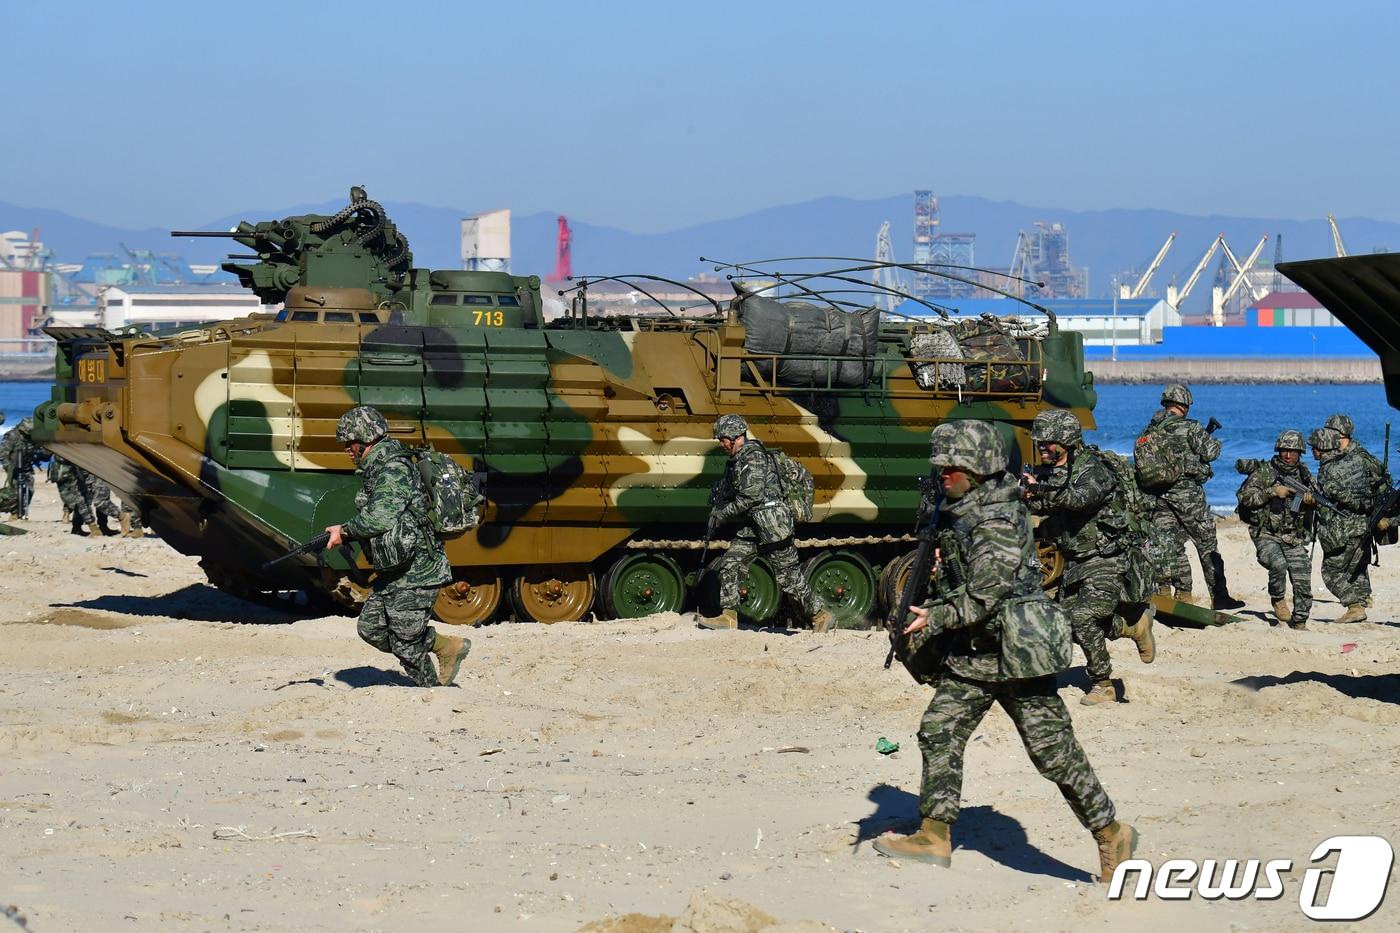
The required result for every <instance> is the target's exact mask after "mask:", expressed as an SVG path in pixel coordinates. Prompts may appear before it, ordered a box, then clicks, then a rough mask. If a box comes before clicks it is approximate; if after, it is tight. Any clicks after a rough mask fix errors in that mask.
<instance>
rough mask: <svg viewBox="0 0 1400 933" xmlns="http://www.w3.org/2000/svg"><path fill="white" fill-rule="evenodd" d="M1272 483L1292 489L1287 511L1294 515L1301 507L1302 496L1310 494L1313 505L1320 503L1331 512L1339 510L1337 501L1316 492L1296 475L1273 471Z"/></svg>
mask: <svg viewBox="0 0 1400 933" xmlns="http://www.w3.org/2000/svg"><path fill="white" fill-rule="evenodd" d="M1274 484H1275V485H1278V486H1287V487H1288V488H1289V489H1291V490H1293V493H1294V494H1293V495H1292V496H1291V497H1290V499H1291V500H1292V501H1290V502H1289V504H1288V511H1290V512H1292V513H1294V514H1295V515H1296V514H1297V513H1298V511H1299V509H1301V508H1302V507H1303V496H1305V495H1311V496H1312V498H1313V503H1314V504H1315V505H1320V506H1322V507H1323V508H1324V509H1331V510H1332V511H1333V512H1340V511H1341V508H1340V507H1339V506H1338V505H1337V503H1335V502H1333V501H1332V500H1331V499H1329V498H1327V497H1326V496H1324V495H1323V494H1322V493H1320V492H1318V491H1317V490H1316V489H1315V488H1313V487H1312V486H1309V485H1306V484H1304V483H1300V482H1299V481H1298V480H1297V478H1296V477H1292V476H1282V475H1280V474H1278V473H1275V474H1274Z"/></svg>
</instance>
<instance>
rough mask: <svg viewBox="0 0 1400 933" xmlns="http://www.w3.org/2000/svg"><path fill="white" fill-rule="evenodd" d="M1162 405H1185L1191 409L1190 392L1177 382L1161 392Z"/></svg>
mask: <svg viewBox="0 0 1400 933" xmlns="http://www.w3.org/2000/svg"><path fill="white" fill-rule="evenodd" d="M1162 404H1163V405H1167V404H1174V405H1185V406H1186V407H1187V408H1190V407H1191V390H1190V389H1188V388H1186V386H1184V385H1182V384H1181V383H1179V382H1173V383H1172V384H1171V385H1169V386H1167V387H1166V388H1165V389H1163V390H1162Z"/></svg>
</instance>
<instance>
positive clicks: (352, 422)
mask: <svg viewBox="0 0 1400 933" xmlns="http://www.w3.org/2000/svg"><path fill="white" fill-rule="evenodd" d="M388 433H389V422H387V421H385V420H384V416H383V415H381V414H380V413H379V412H378V411H376V410H375V409H373V408H370V407H369V406H368V405H361V406H359V407H358V408H352V409H350V410H349V411H347V412H346V413H345V414H343V415H341V416H340V421H339V422H337V423H336V426H335V439H336V440H337V441H339V442H340V443H342V444H348V443H350V442H351V441H359V442H360V443H362V444H373V443H374V442H375V441H377V440H379V439H380V438H381V437H383V436H384V435H386V434H388Z"/></svg>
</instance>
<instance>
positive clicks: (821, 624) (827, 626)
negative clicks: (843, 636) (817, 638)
mask: <svg viewBox="0 0 1400 933" xmlns="http://www.w3.org/2000/svg"><path fill="white" fill-rule="evenodd" d="M835 627H836V616H834V615H832V614H831V611H830V610H829V609H818V610H817V613H816V615H814V616H812V631H813V632H815V633H816V634H818V635H824V634H826V633H827V632H829V631H831V630H832V629H833V628H835Z"/></svg>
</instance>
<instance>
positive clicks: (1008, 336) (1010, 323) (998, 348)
mask: <svg viewBox="0 0 1400 933" xmlns="http://www.w3.org/2000/svg"><path fill="white" fill-rule="evenodd" d="M1047 333H1048V328H1047V326H1046V325H1045V324H1043V323H1040V322H1035V323H1032V322H1029V321H1023V320H1021V319H1020V318H999V317H997V316H995V315H992V314H983V315H981V316H980V317H975V318H964V319H962V320H950V321H947V322H938V323H935V324H932V325H930V329H929V330H928V331H927V332H921V333H916V334H914V335H913V337H912V338H910V341H909V365H910V366H911V367H912V368H913V371H914V381H915V382H917V383H918V384H919V387H920V388H924V389H931V390H935V391H938V390H953V391H957V392H958V393H959V394H960V395H961V394H962V393H964V392H970V393H987V394H1000V395H1005V394H1033V393H1036V392H1039V391H1040V386H1041V381H1042V377H1043V371H1042V357H1041V352H1040V342H1041V340H1042V339H1044V337H1045V335H1046V334H1047Z"/></svg>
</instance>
